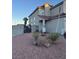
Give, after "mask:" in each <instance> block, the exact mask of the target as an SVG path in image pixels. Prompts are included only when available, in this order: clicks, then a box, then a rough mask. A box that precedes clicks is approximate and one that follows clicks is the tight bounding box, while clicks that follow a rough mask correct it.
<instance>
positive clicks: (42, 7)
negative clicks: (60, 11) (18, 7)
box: [29, 3, 53, 17]
mask: <svg viewBox="0 0 79 59" xmlns="http://www.w3.org/2000/svg"><path fill="white" fill-rule="evenodd" d="M45 4H48V3H45ZM45 4H43V5H42V6H39V7H37V8H36V9H35V10H34V11H33V12H32V13H31V14H30V15H29V17H30V16H31V15H32V14H34V13H35V12H36V11H37V10H38V9H44V6H45ZM48 5H49V6H50V7H53V6H52V5H50V4H48Z"/></svg>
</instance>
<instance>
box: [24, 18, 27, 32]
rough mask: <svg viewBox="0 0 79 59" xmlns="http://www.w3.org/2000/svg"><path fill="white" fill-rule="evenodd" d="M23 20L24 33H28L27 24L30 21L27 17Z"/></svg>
mask: <svg viewBox="0 0 79 59" xmlns="http://www.w3.org/2000/svg"><path fill="white" fill-rule="evenodd" d="M23 20H24V33H25V32H26V24H27V21H28V19H27V18H26V17H24V18H23Z"/></svg>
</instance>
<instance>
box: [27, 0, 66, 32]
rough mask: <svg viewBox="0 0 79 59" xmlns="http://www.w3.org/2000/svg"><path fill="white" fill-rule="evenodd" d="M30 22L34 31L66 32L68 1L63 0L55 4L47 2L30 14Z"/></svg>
mask: <svg viewBox="0 0 79 59" xmlns="http://www.w3.org/2000/svg"><path fill="white" fill-rule="evenodd" d="M29 23H30V25H31V29H32V32H34V31H36V30H38V31H39V32H58V33H61V34H62V33H64V32H65V31H66V30H65V29H66V1H65V0H64V1H62V2H60V3H58V4H57V5H55V6H52V5H50V4H48V3H45V4H44V5H42V6H39V7H37V8H36V9H35V10H34V11H33V12H32V13H31V14H30V15H29Z"/></svg>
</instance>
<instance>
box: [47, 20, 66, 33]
mask: <svg viewBox="0 0 79 59" xmlns="http://www.w3.org/2000/svg"><path fill="white" fill-rule="evenodd" d="M58 20H60V21H59V25H58V29H57V32H58V33H62V32H64V31H65V29H66V24H65V23H66V19H65V18H60V19H55V20H50V21H48V22H47V23H46V31H47V32H50V33H51V32H56V27H57V23H58Z"/></svg>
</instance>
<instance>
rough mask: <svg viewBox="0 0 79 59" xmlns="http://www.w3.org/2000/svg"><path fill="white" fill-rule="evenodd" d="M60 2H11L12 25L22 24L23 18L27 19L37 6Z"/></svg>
mask: <svg viewBox="0 0 79 59" xmlns="http://www.w3.org/2000/svg"><path fill="white" fill-rule="evenodd" d="M61 1H62V0H12V24H13V25H14V24H22V23H23V20H22V19H23V18H24V17H28V16H29V15H30V14H31V13H32V12H33V11H34V10H35V9H36V7H37V6H40V5H43V4H44V3H45V2H48V3H50V4H52V5H55V4H57V3H59V2H61Z"/></svg>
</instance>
